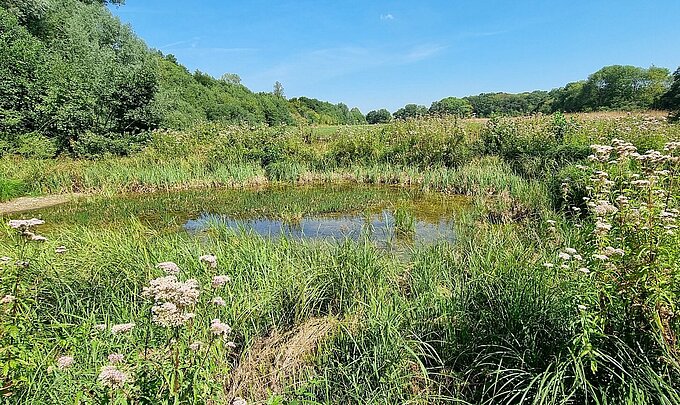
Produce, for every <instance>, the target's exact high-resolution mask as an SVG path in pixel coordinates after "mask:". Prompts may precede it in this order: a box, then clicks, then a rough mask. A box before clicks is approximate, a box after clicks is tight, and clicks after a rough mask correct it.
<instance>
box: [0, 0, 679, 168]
mask: <svg viewBox="0 0 680 405" xmlns="http://www.w3.org/2000/svg"><path fill="white" fill-rule="evenodd" d="M123 2H124V1H123V0H0V155H2V154H5V153H19V154H23V155H27V156H38V157H51V156H54V155H56V154H58V153H64V152H66V153H70V154H73V155H76V156H86V157H96V156H99V155H101V154H103V153H114V154H127V153H129V152H130V151H134V150H135V149H136V148H139V147H140V145H143V144H144V141H145V140H146V139H147V137H148V133H149V131H150V130H153V129H156V128H172V129H185V128H188V127H190V126H192V125H194V124H195V123H196V122H201V121H212V122H226V123H248V124H267V125H293V124H323V125H337V124H348V125H351V124H364V123H380V122H387V121H390V120H392V119H407V118H411V117H418V116H423V115H437V116H439V115H455V116H460V117H471V116H477V117H488V116H492V115H498V114H500V115H524V114H531V113H537V112H543V113H550V112H553V111H567V112H574V111H595V110H601V109H647V108H664V109H669V110H674V111H676V113H675V114H674V116H676V117H677V116H679V115H680V113H678V112H677V111H678V110H680V107H678V106H679V105H680V96H679V95H678V94H679V91H680V90H679V89H680V70H679V71H676V72H675V73H674V74H672V75H671V74H670V72H669V71H668V69H665V68H657V67H651V68H648V69H644V68H637V67H633V66H608V67H605V68H603V69H601V70H599V71H598V72H596V73H594V74H592V75H591V76H590V77H588V79H587V80H584V81H579V82H575V83H569V84H567V85H566V86H564V87H562V88H559V89H554V90H552V91H549V92H546V91H534V92H530V93H519V94H509V93H483V94H479V95H476V96H469V97H463V98H456V97H447V98H444V99H442V100H439V101H435V102H433V103H432V105H431V106H430V107H429V108H427V107H425V106H420V105H416V104H408V105H406V106H404V107H403V108H401V109H399V110H398V111H396V112H394V114H392V113H390V112H389V111H387V110H385V109H381V110H376V111H371V112H369V113H368V114H367V115H366V116H364V115H363V114H362V112H361V111H360V110H359V109H357V108H349V107H348V106H347V105H345V104H343V103H337V104H333V103H329V102H326V101H321V100H317V99H314V98H308V97H297V98H291V99H287V98H286V97H285V95H284V89H283V85H282V84H281V83H279V82H277V83H275V84H274V86H273V91H271V92H253V91H251V90H249V89H248V88H247V87H246V86H244V85H243V84H242V83H241V79H240V78H239V76H238V75H236V74H233V73H227V74H224V75H223V76H221V77H219V78H215V77H213V76H211V75H209V74H207V73H205V72H201V71H195V72H190V71H189V70H187V69H186V68H185V67H184V66H182V65H181V64H180V63H179V62H178V61H177V60H176V58H175V57H174V56H173V55H164V54H163V53H161V52H160V51H156V50H153V49H150V48H149V47H148V46H147V45H146V44H145V43H144V41H142V40H141V39H140V38H138V37H137V36H136V35H135V34H134V33H133V32H132V30H131V29H130V27H128V26H126V25H124V24H122V23H121V22H120V20H118V19H117V18H116V17H114V16H113V15H112V14H111V12H110V11H109V10H108V8H107V7H106V6H107V5H108V4H116V5H121V4H123Z"/></svg>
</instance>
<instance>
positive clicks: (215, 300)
mask: <svg viewBox="0 0 680 405" xmlns="http://www.w3.org/2000/svg"><path fill="white" fill-rule="evenodd" d="M210 302H211V303H212V304H214V305H217V306H218V307H224V306H226V305H227V303H226V302H225V301H224V298H222V297H214V298H213V299H212V301H210Z"/></svg>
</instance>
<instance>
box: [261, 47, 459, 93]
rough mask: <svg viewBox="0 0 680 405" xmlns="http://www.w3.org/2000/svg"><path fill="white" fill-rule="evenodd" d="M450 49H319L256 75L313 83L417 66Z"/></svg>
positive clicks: (264, 78) (262, 77) (285, 80)
mask: <svg viewBox="0 0 680 405" xmlns="http://www.w3.org/2000/svg"><path fill="white" fill-rule="evenodd" d="M446 48H447V47H446V46H442V45H438V44H420V45H416V46H410V47H397V48H369V47H360V46H345V47H337V48H325V49H317V50H313V51H309V52H305V53H302V54H298V55H295V56H294V57H292V58H290V59H287V60H285V61H282V62H281V63H279V64H277V65H275V66H272V67H271V68H269V69H266V70H264V71H262V72H260V73H258V74H256V75H254V77H253V79H255V80H256V81H261V82H270V81H271V82H272V83H273V82H274V81H276V80H279V81H281V82H283V83H284V84H285V83H297V82H299V83H306V84H309V83H313V82H321V81H324V80H328V79H332V78H335V77H340V76H345V75H348V74H353V73H357V72H362V71H367V70H371V69H378V68H388V67H391V66H399V65H405V64H411V63H417V62H420V61H423V60H426V59H429V58H433V57H436V56H437V55H438V54H439V53H441V52H442V51H443V50H445V49H446Z"/></svg>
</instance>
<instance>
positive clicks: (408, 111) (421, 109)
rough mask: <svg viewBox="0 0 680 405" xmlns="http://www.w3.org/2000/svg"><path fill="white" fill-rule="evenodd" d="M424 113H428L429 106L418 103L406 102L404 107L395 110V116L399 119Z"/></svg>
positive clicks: (420, 115) (415, 116) (416, 116)
mask: <svg viewBox="0 0 680 405" xmlns="http://www.w3.org/2000/svg"><path fill="white" fill-rule="evenodd" d="M424 115H427V107H425V106H424V105H417V104H406V105H405V106H404V107H403V108H400V109H398V110H397V111H395V112H394V118H395V119H398V120H406V119H409V118H418V117H422V116H424Z"/></svg>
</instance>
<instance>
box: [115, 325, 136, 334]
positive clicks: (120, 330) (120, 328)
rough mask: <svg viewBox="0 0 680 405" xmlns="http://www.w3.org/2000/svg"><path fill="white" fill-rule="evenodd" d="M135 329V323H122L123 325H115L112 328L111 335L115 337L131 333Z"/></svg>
mask: <svg viewBox="0 0 680 405" xmlns="http://www.w3.org/2000/svg"><path fill="white" fill-rule="evenodd" d="M134 327H135V323H134V322H130V323H121V324H118V325H113V326H112V327H111V333H113V334H114V335H118V334H121V333H127V332H129V331H131V330H132V328H134Z"/></svg>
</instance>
